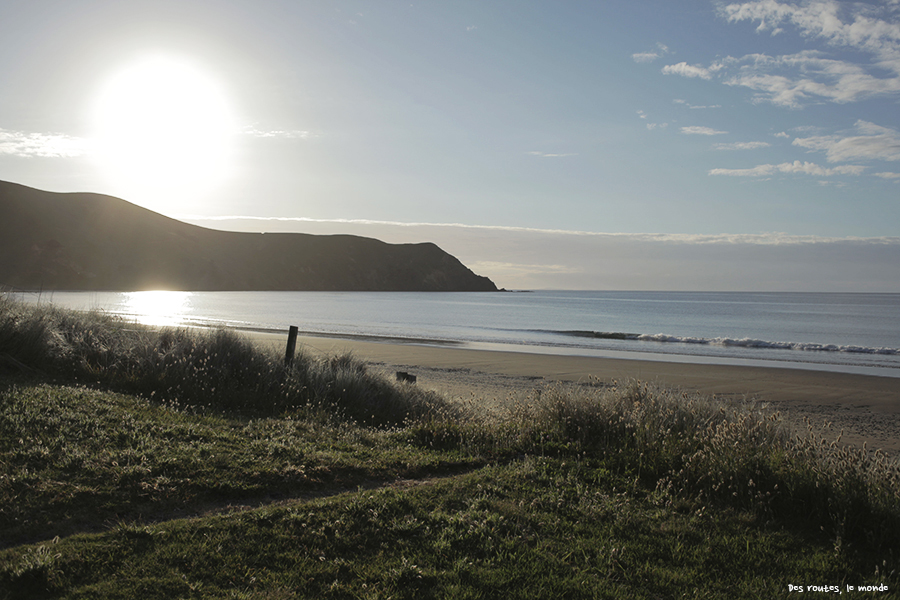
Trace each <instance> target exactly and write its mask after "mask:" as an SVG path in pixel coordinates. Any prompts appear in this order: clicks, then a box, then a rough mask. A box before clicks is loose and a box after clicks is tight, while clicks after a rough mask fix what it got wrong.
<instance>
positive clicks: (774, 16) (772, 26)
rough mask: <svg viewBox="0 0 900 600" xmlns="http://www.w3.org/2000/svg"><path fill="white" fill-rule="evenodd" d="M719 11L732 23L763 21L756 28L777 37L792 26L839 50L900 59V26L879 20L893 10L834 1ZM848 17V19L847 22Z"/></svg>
mask: <svg viewBox="0 0 900 600" xmlns="http://www.w3.org/2000/svg"><path fill="white" fill-rule="evenodd" d="M895 4H896V3H895ZM719 10H720V13H721V14H722V15H723V16H724V17H725V18H726V19H727V20H728V21H730V22H737V21H759V26H758V27H757V28H756V30H757V31H759V32H765V31H769V32H771V33H772V35H777V34H779V33H782V32H783V31H784V29H783V28H782V25H784V24H787V23H790V24H792V25H794V26H795V27H797V29H798V30H799V31H800V33H801V35H803V36H804V37H814V38H821V39H824V40H826V41H827V42H828V43H829V44H833V45H836V46H848V47H851V48H855V49H857V50H864V51H868V52H871V53H873V54H875V55H876V56H878V57H880V58H882V59H884V60H886V61H888V62H891V61H896V60H898V59H900V56H898V55H897V48H898V44H900V23H897V22H892V21H889V20H885V19H881V18H879V17H881V16H889V15H890V12H889V10H890V9H881V8H879V7H877V6H873V5H870V4H866V5H863V4H851V3H844V2H835V1H834V0H812V1H809V2H804V3H802V4H788V3H781V2H777V1H776V0H757V1H754V2H745V3H738V4H729V5H727V6H721V7H720V9H719ZM844 16H846V17H848V18H847V19H846V20H845V19H844ZM895 66H896V65H895Z"/></svg>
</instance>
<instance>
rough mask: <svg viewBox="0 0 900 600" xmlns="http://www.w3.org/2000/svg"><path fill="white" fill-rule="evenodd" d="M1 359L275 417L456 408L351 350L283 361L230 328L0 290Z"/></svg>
mask: <svg viewBox="0 0 900 600" xmlns="http://www.w3.org/2000/svg"><path fill="white" fill-rule="evenodd" d="M0 368H6V369H7V370H9V369H12V370H19V371H25V372H30V373H42V374H45V375H49V376H55V377H64V378H74V379H77V380H79V381H81V382H83V383H87V384H101V385H105V386H110V387H112V388H114V389H117V390H120V391H126V392H130V393H135V394H139V395H142V396H145V397H147V398H151V399H154V400H158V401H162V402H170V403H174V404H179V405H185V406H191V407H195V408H205V409H210V410H217V411H220V410H227V411H237V412H240V413H246V414H262V415H265V416H277V415H279V414H282V413H284V412H285V411H292V412H295V413H297V412H302V413H305V414H312V413H317V414H327V415H329V416H330V417H332V418H336V419H340V420H350V421H354V422H357V423H360V424H366V425H374V426H379V427H393V426H399V425H400V424H402V423H403V422H405V421H406V420H408V419H419V418H423V417H424V416H425V415H428V414H431V413H437V412H440V413H441V414H447V413H452V412H453V410H452V406H451V404H450V403H449V402H447V401H446V400H444V399H443V398H441V397H439V396H437V395H435V394H431V393H428V392H425V391H422V390H419V389H417V388H415V387H413V386H398V385H394V384H393V383H392V382H390V381H387V380H385V379H384V378H383V377H381V376H378V375H376V374H373V373H370V372H369V371H368V369H367V368H366V365H365V363H363V362H362V361H359V360H357V359H355V358H354V357H352V356H350V355H345V356H336V357H331V358H327V359H313V358H312V357H309V356H307V355H304V354H303V353H302V352H301V353H300V354H299V355H298V356H297V357H296V358H295V360H294V361H293V363H292V364H290V365H285V364H284V362H283V360H282V358H281V357H279V356H277V355H276V353H275V352H274V351H269V350H266V349H263V348H260V347H258V346H255V345H253V344H252V343H251V342H250V341H249V340H247V339H246V338H245V337H243V336H241V335H239V334H238V333H235V332H234V331H231V330H227V329H215V330H206V331H204V330H188V329H183V328H182V329H176V328H164V329H154V328H150V327H144V326H141V325H139V324H135V323H130V322H128V321H125V320H123V319H120V318H117V317H114V316H111V315H108V314H105V313H102V312H98V311H92V312H76V311H71V310H65V309H61V308H58V307H54V306H52V305H48V304H41V305H31V304H25V303H20V302H16V301H14V300H11V299H9V298H0Z"/></svg>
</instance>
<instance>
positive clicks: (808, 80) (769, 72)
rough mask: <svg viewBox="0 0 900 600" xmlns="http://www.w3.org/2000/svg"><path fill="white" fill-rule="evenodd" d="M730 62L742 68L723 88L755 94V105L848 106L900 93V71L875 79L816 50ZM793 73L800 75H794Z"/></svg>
mask: <svg viewBox="0 0 900 600" xmlns="http://www.w3.org/2000/svg"><path fill="white" fill-rule="evenodd" d="M733 62H734V63H740V64H741V68H740V70H739V72H738V74H736V75H733V76H732V77H730V78H728V79H727V80H725V81H724V83H725V84H726V85H731V86H741V87H746V88H749V89H751V90H753V91H755V92H756V95H755V97H754V101H756V102H771V103H772V104H776V105H779V106H785V107H789V108H800V107H802V106H803V105H804V104H806V103H808V102H811V101H814V100H816V99H825V100H828V101H831V102H835V103H837V104H847V103H850V102H858V101H860V100H864V99H866V98H871V97H874V96H880V95H891V94H896V93H897V92H900V70H898V75H896V76H894V77H888V78H883V77H876V76H874V75H871V74H869V73H868V72H867V71H866V69H865V68H864V67H863V66H861V65H857V64H854V63H851V62H847V61H841V60H834V59H829V58H823V57H822V56H821V54H820V53H818V52H816V51H804V52H800V53H797V54H791V55H786V56H779V57H770V56H765V55H758V54H754V55H748V56H745V57H743V58H741V59H733ZM898 67H900V65H898ZM795 72H799V73H802V75H801V76H793V75H792V73H795Z"/></svg>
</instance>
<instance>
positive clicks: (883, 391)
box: [247, 332, 900, 456]
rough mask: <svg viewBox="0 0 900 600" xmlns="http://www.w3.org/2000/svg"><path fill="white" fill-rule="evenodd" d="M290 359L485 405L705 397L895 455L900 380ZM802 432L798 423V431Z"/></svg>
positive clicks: (577, 365)
mask: <svg viewBox="0 0 900 600" xmlns="http://www.w3.org/2000/svg"><path fill="white" fill-rule="evenodd" d="M247 335H248V336H249V337H250V338H251V339H253V340H254V341H256V342H258V343H261V344H265V345H267V346H271V347H273V348H276V349H279V350H280V351H281V352H284V348H285V345H286V342H287V333H286V332H285V333H284V334H270V333H256V332H251V333H248V334H247ZM297 352H306V353H309V354H313V355H321V354H326V355H333V354H342V353H346V352H351V353H352V354H353V355H354V356H356V357H357V358H360V359H362V360H364V361H366V362H367V363H369V364H370V366H371V368H372V369H373V370H377V371H382V372H385V373H387V374H389V375H392V374H393V373H394V372H396V371H407V372H409V373H411V374H413V375H416V376H417V378H418V382H417V385H419V386H421V387H423V388H425V389H429V390H434V391H437V392H440V393H442V394H445V395H447V396H450V397H457V398H471V397H472V396H473V395H474V396H475V397H476V398H483V399H485V400H490V399H492V398H505V397H507V396H508V395H509V394H510V393H520V392H528V391H530V390H533V389H534V388H536V387H537V388H540V387H543V386H547V385H553V384H555V383H557V382H571V383H576V384H577V383H584V384H588V383H591V384H597V383H600V384H602V383H610V382H612V381H614V380H615V381H619V382H622V381H627V380H631V379H638V380H641V381H646V382H649V383H655V384H659V385H662V386H665V387H675V388H679V389H683V390H688V391H696V392H699V393H701V394H704V395H709V396H715V397H718V398H720V399H723V400H726V401H735V402H739V401H745V400H750V401H756V402H762V403H767V404H769V405H770V406H772V407H773V408H775V409H776V410H779V411H781V412H782V414H783V415H784V416H785V417H786V418H787V419H788V420H789V421H791V422H793V423H794V424H795V425H797V426H804V425H802V424H803V422H804V417H806V418H808V419H809V420H810V422H811V423H812V424H813V425H815V426H816V427H817V428H821V426H822V425H823V424H824V423H827V422H830V423H832V424H833V425H832V427H831V430H830V432H827V433H826V434H825V435H826V437H828V438H829V439H834V438H836V437H837V435H838V434H840V433H841V430H843V431H844V434H843V437H842V438H841V439H842V441H843V442H846V443H849V444H853V445H857V446H862V445H863V443H866V445H867V447H868V448H869V449H870V450H874V449H877V448H880V449H882V450H884V451H885V452H888V453H889V454H891V455H893V456H900V378H896V377H878V376H872V375H857V374H847V373H832V372H827V371H812V370H804V369H795V368H777V367H755V366H729V365H706V364H691V363H676V362H662V361H651V360H630V359H628V360H626V359H618V358H598V357H584V356H559V355H551V354H531V353H522V352H504V351H491V350H473V349H468V348H461V347H454V346H424V345H416V344H404V343H382V342H369V341H361V340H344V339H338V338H326V337H309V336H301V337H299V338H298V339H297ZM804 427H805V426H804Z"/></svg>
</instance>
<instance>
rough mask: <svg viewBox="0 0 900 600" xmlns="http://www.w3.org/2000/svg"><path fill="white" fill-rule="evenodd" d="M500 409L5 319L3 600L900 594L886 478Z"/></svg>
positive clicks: (534, 405)
mask: <svg viewBox="0 0 900 600" xmlns="http://www.w3.org/2000/svg"><path fill="white" fill-rule="evenodd" d="M484 406H485V403H480V402H471V403H466V404H463V403H456V402H452V401H449V400H447V399H445V398H442V397H439V396H436V395H434V394H429V393H425V392H423V391H421V390H419V389H418V388H416V387H415V386H413V385H409V384H398V383H395V382H392V381H388V380H386V379H384V378H381V377H379V376H377V375H375V374H372V373H370V372H369V371H368V370H367V369H366V366H365V364H363V363H362V362H360V361H358V360H356V359H354V358H353V357H350V356H339V357H332V358H328V359H323V360H318V359H313V358H311V357H307V356H301V357H300V358H299V359H298V360H296V361H295V362H294V364H293V365H291V366H289V367H286V366H285V365H284V364H283V363H282V361H281V360H280V359H279V357H277V356H274V355H270V354H267V353H265V352H263V351H261V350H260V349H259V348H257V347H255V346H253V345H251V344H250V343H249V342H247V341H246V340H245V339H243V338H241V337H240V336H238V335H236V334H234V333H233V332H229V331H213V332H208V333H194V332H188V331H184V330H161V331H156V330H152V329H148V328H143V327H139V326H136V325H134V324H131V323H127V322H123V321H120V320H117V319H114V318H110V317H108V316H106V315H103V314H99V313H74V312H69V311H63V310H58V309H55V308H53V307H49V306H38V307H35V306H26V305H23V304H19V303H16V302H12V301H10V300H8V299H3V300H0V598H2V599H4V600H5V599H7V598H8V599H13V598H135V597H141V598H145V597H146V598H155V597H159V598H294V597H309V598H492V597H498V596H502V597H510V598H735V597H740V598H772V597H778V596H780V595H782V594H785V593H786V592H787V589H788V585H789V584H791V585H804V586H806V585H837V586H841V587H840V589H842V590H845V593H849V592H848V591H847V588H846V586H847V585H853V586H859V585H864V584H865V585H879V586H880V585H884V586H887V591H886V592H882V593H879V594H878V597H891V596H892V595H896V592H897V589H898V587H897V586H898V585H900V577H898V574H897V571H898V563H900V542H898V540H900V502H898V500H900V495H898V490H900V468H898V466H897V463H896V462H894V461H891V460H889V459H888V458H886V457H885V456H883V455H881V454H878V453H871V452H867V451H864V450H860V449H852V448H846V447H841V446H840V445H839V444H838V443H837V442H825V441H823V440H822V439H821V438H818V437H816V436H815V435H814V434H813V433H812V429H810V430H809V431H801V432H792V431H789V430H788V429H787V428H786V426H785V425H784V424H783V423H782V421H781V420H780V419H779V417H778V415H777V414H770V413H766V412H765V411H762V410H761V409H759V408H758V407H753V406H735V405H725V404H722V403H720V402H717V401H714V400H711V399H707V398H703V397H699V396H696V395H692V394H688V393H682V392H676V391H672V390H664V389H658V388H655V387H653V386H649V385H646V384H642V383H640V382H627V383H624V384H621V385H613V386H606V387H601V386H581V387H558V388H549V389H544V390H536V391H535V392H534V393H533V394H531V395H529V396H527V397H519V398H515V399H512V400H510V401H509V402H508V403H506V404H502V405H501V406H499V407H495V408H493V409H491V410H487V409H486V408H484ZM850 595H851V596H852V595H854V594H850ZM855 595H857V596H860V597H862V596H866V597H868V596H871V595H872V594H871V593H868V592H866V593H862V592H861V593H858V594H855ZM867 595H868V596H867Z"/></svg>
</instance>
